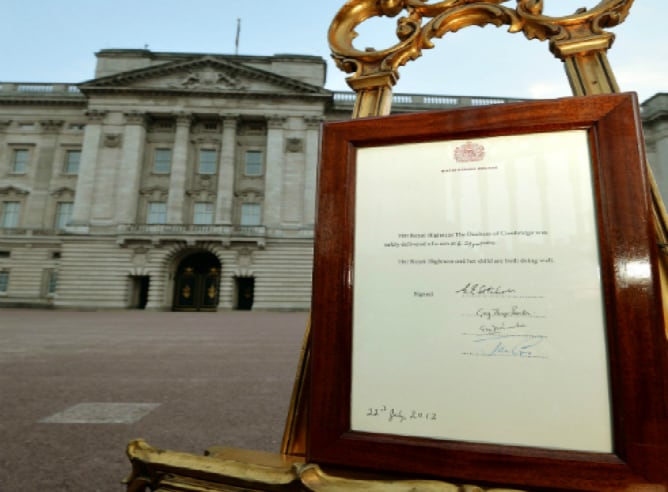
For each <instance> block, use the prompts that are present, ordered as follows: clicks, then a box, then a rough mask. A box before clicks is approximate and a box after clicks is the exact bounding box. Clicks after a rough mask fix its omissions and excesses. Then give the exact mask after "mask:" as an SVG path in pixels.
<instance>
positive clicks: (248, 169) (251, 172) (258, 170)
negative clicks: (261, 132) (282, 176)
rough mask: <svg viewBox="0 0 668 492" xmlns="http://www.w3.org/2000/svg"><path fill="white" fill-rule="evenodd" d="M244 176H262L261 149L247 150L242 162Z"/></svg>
mask: <svg viewBox="0 0 668 492" xmlns="http://www.w3.org/2000/svg"><path fill="white" fill-rule="evenodd" d="M244 174H245V175H246V176H262V151H260V150H247V151H246V159H245V162H244Z"/></svg>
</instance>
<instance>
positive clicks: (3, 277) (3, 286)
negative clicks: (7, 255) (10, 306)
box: [0, 271, 9, 294]
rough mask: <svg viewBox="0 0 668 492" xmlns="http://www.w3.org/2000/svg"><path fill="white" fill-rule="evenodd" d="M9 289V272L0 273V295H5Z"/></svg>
mask: <svg viewBox="0 0 668 492" xmlns="http://www.w3.org/2000/svg"><path fill="white" fill-rule="evenodd" d="M8 287H9V272H7V271H4V272H3V271H0V294H6V293H7V288H8Z"/></svg>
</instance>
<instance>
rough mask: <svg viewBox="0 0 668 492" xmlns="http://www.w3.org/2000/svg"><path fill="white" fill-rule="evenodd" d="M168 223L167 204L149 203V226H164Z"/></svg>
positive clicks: (147, 213) (147, 215) (147, 212)
mask: <svg viewBox="0 0 668 492" xmlns="http://www.w3.org/2000/svg"><path fill="white" fill-rule="evenodd" d="M166 222H167V203H165V202H149V203H148V208H147V211H146V223H147V224H164V223H166Z"/></svg>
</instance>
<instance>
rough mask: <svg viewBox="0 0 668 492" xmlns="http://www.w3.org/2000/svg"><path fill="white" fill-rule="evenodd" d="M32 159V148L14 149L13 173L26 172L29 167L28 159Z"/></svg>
mask: <svg viewBox="0 0 668 492" xmlns="http://www.w3.org/2000/svg"><path fill="white" fill-rule="evenodd" d="M29 159H30V150H28V149H14V159H13V161H12V173H14V174H25V173H26V170H27V169H28V160H29Z"/></svg>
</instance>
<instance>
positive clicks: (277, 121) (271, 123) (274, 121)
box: [267, 115, 288, 130]
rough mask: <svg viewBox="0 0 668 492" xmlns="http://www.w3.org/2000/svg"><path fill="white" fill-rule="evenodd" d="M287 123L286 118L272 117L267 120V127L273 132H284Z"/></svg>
mask: <svg viewBox="0 0 668 492" xmlns="http://www.w3.org/2000/svg"><path fill="white" fill-rule="evenodd" d="M287 121H288V119H287V118H286V117H285V116H278V115H275V116H270V117H268V118H267V127H268V128H270V129H272V130H282V129H283V127H284V126H285V123H286V122H287Z"/></svg>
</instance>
